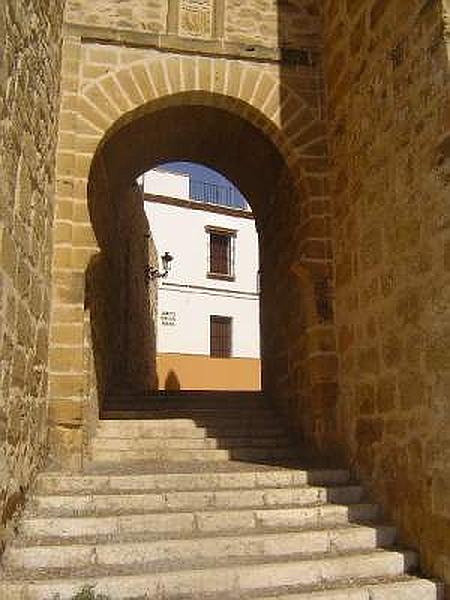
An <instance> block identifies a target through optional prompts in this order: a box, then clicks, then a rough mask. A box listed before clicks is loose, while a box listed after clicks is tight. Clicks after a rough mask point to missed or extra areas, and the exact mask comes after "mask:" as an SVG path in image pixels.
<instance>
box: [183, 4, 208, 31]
mask: <svg viewBox="0 0 450 600" xmlns="http://www.w3.org/2000/svg"><path fill="white" fill-rule="evenodd" d="M213 14H214V1H213V0H180V13H179V15H180V17H179V18H180V21H179V27H180V29H179V34H180V35H181V36H185V37H190V38H211V37H212V33H213V31H212V30H213Z"/></svg>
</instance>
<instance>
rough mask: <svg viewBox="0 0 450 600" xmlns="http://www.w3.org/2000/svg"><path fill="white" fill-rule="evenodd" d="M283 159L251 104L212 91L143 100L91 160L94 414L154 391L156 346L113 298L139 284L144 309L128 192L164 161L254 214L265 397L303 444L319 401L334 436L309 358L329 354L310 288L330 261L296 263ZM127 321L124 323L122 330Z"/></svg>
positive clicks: (296, 225)
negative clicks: (129, 257) (214, 175)
mask: <svg viewBox="0 0 450 600" xmlns="http://www.w3.org/2000/svg"><path fill="white" fill-rule="evenodd" d="M237 108H239V110H238V109H237ZM276 142H278V143H276ZM285 151H286V145H285V144H284V143H283V138H282V135H281V134H279V135H278V136H277V132H274V131H273V125H269V124H268V123H267V121H266V119H265V118H264V117H263V116H261V115H260V114H259V113H256V111H255V110H254V109H251V108H250V107H246V108H245V110H243V109H242V107H241V106H238V104H237V103H236V101H233V102H232V103H231V104H229V105H227V99H225V100H224V99H223V98H222V97H215V95H214V94H204V98H203V100H201V99H200V97H195V99H193V98H192V97H191V98H187V97H186V96H185V95H184V94H178V95H177V97H176V98H174V97H171V98H170V101H169V102H168V103H166V105H165V106H162V105H161V104H160V103H159V104H158V102H156V103H150V105H148V106H147V108H146V107H141V108H139V109H137V110H136V111H135V112H134V113H133V114H132V115H130V114H127V115H125V117H124V118H123V119H122V122H121V123H119V124H116V125H115V126H114V127H113V128H112V130H110V131H109V132H108V134H107V135H106V136H105V138H104V140H103V141H102V143H101V144H100V145H99V147H98V149H97V152H96V154H95V156H94V159H93V162H92V166H91V171H90V177H89V185H88V203H89V211H90V216H91V221H92V225H93V228H94V232H95V235H96V238H97V241H98V245H99V247H100V252H99V254H98V256H97V257H95V258H94V259H93V261H91V266H90V267H89V268H88V282H89V286H88V287H90V289H91V290H93V292H92V293H91V295H90V296H91V297H92V298H96V300H95V301H94V302H91V304H90V306H89V308H90V311H91V324H92V338H93V347H94V359H95V365H96V371H97V373H96V379H97V391H98V397H99V403H100V407H101V405H102V402H103V401H104V398H105V397H106V396H107V395H108V394H111V392H112V391H114V389H121V388H123V387H126V388H127V389H128V391H130V389H131V390H132V391H135V392H139V391H142V390H144V389H151V388H152V386H154V382H152V381H151V379H149V377H148V372H146V368H147V371H148V365H149V364H151V363H152V361H153V359H154V350H155V348H154V345H153V346H152V343H151V340H144V339H143V338H142V332H143V330H144V327H142V323H140V322H139V319H137V320H135V322H134V324H133V323H132V322H131V321H130V320H129V319H130V317H129V316H128V317H127V316H126V312H125V310H124V307H123V294H120V291H119V289H120V288H122V287H124V286H123V282H124V281H128V282H129V281H130V280H133V281H135V284H134V285H135V287H134V289H135V290H139V294H138V295H140V296H139V297H140V299H139V300H136V307H137V310H138V312H139V311H141V312H142V311H147V312H149V311H148V302H149V301H148V293H147V290H146V289H145V287H143V286H142V285H141V286H139V285H138V283H137V281H136V280H135V279H133V278H135V277H136V276H141V278H142V270H143V268H144V267H143V265H142V262H139V261H142V260H148V258H149V255H148V247H147V254H146V252H145V251H141V252H140V253H139V252H136V253H135V254H133V256H134V259H133V261H134V262H133V261H132V263H130V262H128V263H127V264H128V266H124V264H125V263H126V262H127V261H124V259H123V257H124V256H125V255H126V252H125V251H124V249H125V248H126V247H127V244H128V246H129V245H130V243H131V242H130V236H131V232H132V229H133V228H132V227H131V226H130V222H131V221H130V216H129V214H128V213H129V212H130V211H131V213H132V214H133V215H134V216H136V215H137V212H138V211H136V210H134V211H133V210H131V209H130V207H131V206H134V205H135V204H136V203H137V202H138V200H137V197H138V194H139V193H140V192H139V190H136V189H133V182H134V181H135V180H136V178H137V177H138V176H140V175H142V173H144V172H146V171H148V170H149V169H151V168H154V167H156V166H158V165H161V164H163V163H166V162H169V161H191V162H196V163H200V164H203V165H206V166H208V167H210V168H212V169H214V170H216V171H218V172H220V173H222V174H223V175H224V176H226V177H227V178H228V179H229V180H230V181H231V182H233V184H234V185H236V187H238V188H239V189H240V190H241V192H242V194H243V195H244V196H245V197H246V198H247V199H248V202H249V204H250V206H251V209H252V211H253V213H254V216H255V222H256V227H257V231H258V235H259V245H260V269H261V278H260V291H261V358H262V385H263V390H264V391H265V392H266V393H268V394H270V395H272V396H275V395H276V397H277V400H278V401H279V402H280V403H281V407H282V408H283V407H284V408H285V409H286V411H288V412H289V413H290V415H291V417H292V413H293V412H294V413H295V414H296V416H297V417H298V429H299V430H300V431H301V432H302V434H304V435H305V436H306V437H311V438H314V436H315V435H318V436H319V437H322V434H323V437H325V432H324V424H323V419H322V414H321V413H322V409H323V404H324V403H326V404H327V405H328V406H329V407H331V409H330V410H329V413H330V416H331V418H330V422H329V425H328V427H326V428H327V430H332V429H333V428H335V424H336V421H335V415H334V414H333V401H334V395H335V394H336V389H335V381H330V378H329V377H328V376H327V375H324V374H323V372H321V367H320V366H317V364H316V362H317V361H316V360H315V358H314V355H315V354H316V355H317V352H318V351H320V350H321V347H322V346H323V344H327V343H329V344H330V348H331V345H332V341H330V340H331V338H332V337H333V335H334V333H333V331H334V330H333V325H332V318H333V317H332V311H331V310H328V312H327V310H325V311H323V310H319V308H320V306H319V305H318V304H317V298H316V296H317V290H318V289H319V288H320V286H321V285H322V284H323V282H326V281H329V279H330V278H331V270H330V266H329V261H327V260H324V261H318V260H316V261H314V260H313V261H311V262H310V265H308V264H307V261H306V263H305V265H303V263H302V258H301V256H302V252H303V254H304V250H302V249H304V248H305V245H304V242H305V240H306V239H307V235H308V232H307V231H304V230H302V228H301V215H302V202H304V201H305V200H306V198H305V197H304V196H305V191H304V188H303V187H302V181H301V180H300V179H299V175H298V171H297V172H295V171H294V170H293V169H292V168H290V167H289V166H288V163H287V160H286V156H285V155H284V154H285ZM141 200H142V199H140V200H139V202H140V205H141V206H142V201H141ZM127 214H128V216H127ZM124 215H125V216H124ZM133 218H134V217H133ZM124 224H127V225H126V226H125V227H124ZM137 228H138V230H139V226H137ZM139 231H141V230H139ZM141 233H142V231H141ZM147 235H148V232H147ZM93 264H96V267H95V269H93V268H92V265H93ZM311 266H312V268H310V267H311ZM102 273H108V277H105V276H104V275H102ZM136 274H137V275H136ZM106 279H107V280H108V281H107V282H106V284H105V280H106ZM322 287H323V285H322ZM145 294H147V296H146V298H144V296H145ZM127 318H128V324H127V323H124V321H123V320H124V319H127ZM118 324H120V325H121V328H118ZM119 330H120V332H121V333H120V334H119V333H118V332H119ZM149 330H150V331H151V327H150V329H149ZM332 330H333V331H332ZM133 332H134V333H133ZM138 333H139V335H138ZM133 336H134V337H133ZM139 336H140V337H139ZM132 339H134V342H132V341H130V340H132ZM124 340H128V342H127V343H128V345H127V343H126V342H125V341H124ZM137 340H140V341H139V343H136V341H137ZM327 340H328V341H327ZM130 344H131V347H132V348H133V352H132V356H133V366H132V367H130V365H129V364H128V363H129V360H127V358H126V357H125V356H124V354H123V351H124V349H127V350H128V352H129V349H130ZM152 353H153V354H152ZM127 364H128V366H127ZM315 370H316V371H317V373H316V372H315ZM331 379H333V377H331ZM311 394H314V398H315V402H316V403H317V401H318V399H319V403H320V404H321V406H320V407H317V411H316V414H317V415H320V417H319V416H317V419H316V417H315V416H314V414H315V411H314V410H310V407H308V410H305V407H306V404H305V403H306V402H307V398H308V397H310V396H311ZM319 421H320V424H319ZM319 428H320V431H319ZM327 433H328V434H329V431H327ZM328 438H329V435H328ZM316 441H317V440H316Z"/></svg>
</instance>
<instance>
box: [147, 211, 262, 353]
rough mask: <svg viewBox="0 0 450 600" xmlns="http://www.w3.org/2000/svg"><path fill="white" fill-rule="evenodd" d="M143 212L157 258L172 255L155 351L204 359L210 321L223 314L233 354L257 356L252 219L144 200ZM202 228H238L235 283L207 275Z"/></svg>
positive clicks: (161, 293) (164, 282)
mask: <svg viewBox="0 0 450 600" xmlns="http://www.w3.org/2000/svg"><path fill="white" fill-rule="evenodd" d="M145 211H146V214H147V217H148V219H149V223H150V228H151V231H152V235H153V239H154V241H155V244H156V247H157V249H158V254H159V255H161V254H164V252H166V251H168V252H170V254H171V255H172V256H173V257H174V260H173V262H172V267H171V271H170V273H169V276H168V277H167V278H166V279H163V280H160V283H159V286H160V289H159V294H158V313H159V318H158V336H157V348H158V352H177V353H183V354H203V355H208V354H209V317H210V315H221V316H229V317H232V319H233V324H232V333H233V356H236V357H247V358H259V354H260V346H259V295H258V289H257V285H258V284H257V281H258V277H257V271H258V266H259V265H258V238H257V233H256V228H255V223H254V220H253V219H246V218H241V217H235V216H229V215H221V214H218V213H214V212H209V211H205V210H192V209H190V208H185V207H178V206H170V205H167V204H162V203H157V202H145ZM206 226H213V227H214V226H215V227H224V228H227V229H233V230H236V232H237V233H236V239H235V280H234V281H224V280H221V279H211V278H208V277H207V272H208V239H209V236H208V233H207V231H206V230H205V227H206ZM180 232H182V234H181V235H180ZM159 266H160V267H161V265H159ZM167 311H168V312H171V313H175V315H176V322H175V325H162V324H161V315H162V313H163V312H167Z"/></svg>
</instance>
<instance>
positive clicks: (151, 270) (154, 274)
mask: <svg viewBox="0 0 450 600" xmlns="http://www.w3.org/2000/svg"><path fill="white" fill-rule="evenodd" d="M172 261H173V256H172V255H171V254H170V252H164V254H163V255H162V256H161V263H162V268H163V270H162V271H160V270H159V269H158V267H154V266H150V265H147V266H146V267H145V278H146V280H147V282H150V280H153V279H158V278H159V277H161V278H163V277H167V275H168V274H169V271H170V267H171V266H172V265H171V263H172Z"/></svg>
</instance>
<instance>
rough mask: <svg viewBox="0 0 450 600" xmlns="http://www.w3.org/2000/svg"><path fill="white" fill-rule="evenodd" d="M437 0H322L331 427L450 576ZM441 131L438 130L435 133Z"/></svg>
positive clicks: (447, 327)
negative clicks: (336, 365)
mask: <svg viewBox="0 0 450 600" xmlns="http://www.w3.org/2000/svg"><path fill="white" fill-rule="evenodd" d="M440 5H441V3H440V2H438V1H434V2H430V1H425V0H424V1H415V2H397V1H395V0H393V1H389V0H365V1H361V2H346V3H344V2H340V1H338V0H328V1H327V2H326V3H325V7H326V14H325V17H326V18H325V25H326V28H325V36H324V43H325V46H326V49H327V78H326V79H327V84H328V110H329V122H330V124H329V134H330V135H329V138H330V144H331V160H332V163H333V184H332V193H333V200H334V234H335V239H334V246H335V256H336V319H337V328H338V353H339V359H340V402H339V411H340V426H341V432H342V439H343V441H344V442H345V444H346V449H347V455H348V458H349V460H350V462H351V463H352V464H354V465H355V467H356V469H357V471H358V472H359V474H361V475H362V476H363V478H364V479H365V480H366V482H369V483H370V484H371V485H372V487H373V490H374V492H375V494H376V496H377V497H378V498H379V499H380V500H381V501H382V503H383V505H384V507H385V509H386V511H387V513H388V514H389V515H390V516H391V517H393V518H394V521H395V522H396V523H397V524H398V525H399V526H400V529H401V531H402V534H403V539H404V541H406V543H408V544H412V545H413V546H416V547H418V548H419V549H420V550H421V552H422V560H423V566H424V567H425V568H426V569H428V570H429V571H430V572H432V573H434V574H437V575H438V576H441V577H445V578H446V580H447V582H450V502H449V497H450V462H449V448H450V418H449V415H450V403H449V402H450V401H449V398H450V354H449V348H450V333H449V332H450V321H449V314H450V312H449V309H450V294H449V289H450V278H449V252H448V248H449V239H450V238H449V231H450V229H449V226H450V220H449V216H448V183H449V178H448V171H447V170H446V169H447V168H448V148H449V146H448V144H446V143H445V138H444V134H446V133H448V126H449V123H448V114H449V113H448V90H447V81H448V60H447V54H446V51H445V44H444V40H443V36H442V32H443V27H442V25H443V24H442V14H441V11H440V9H441V6H440ZM443 140H444V143H443Z"/></svg>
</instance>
